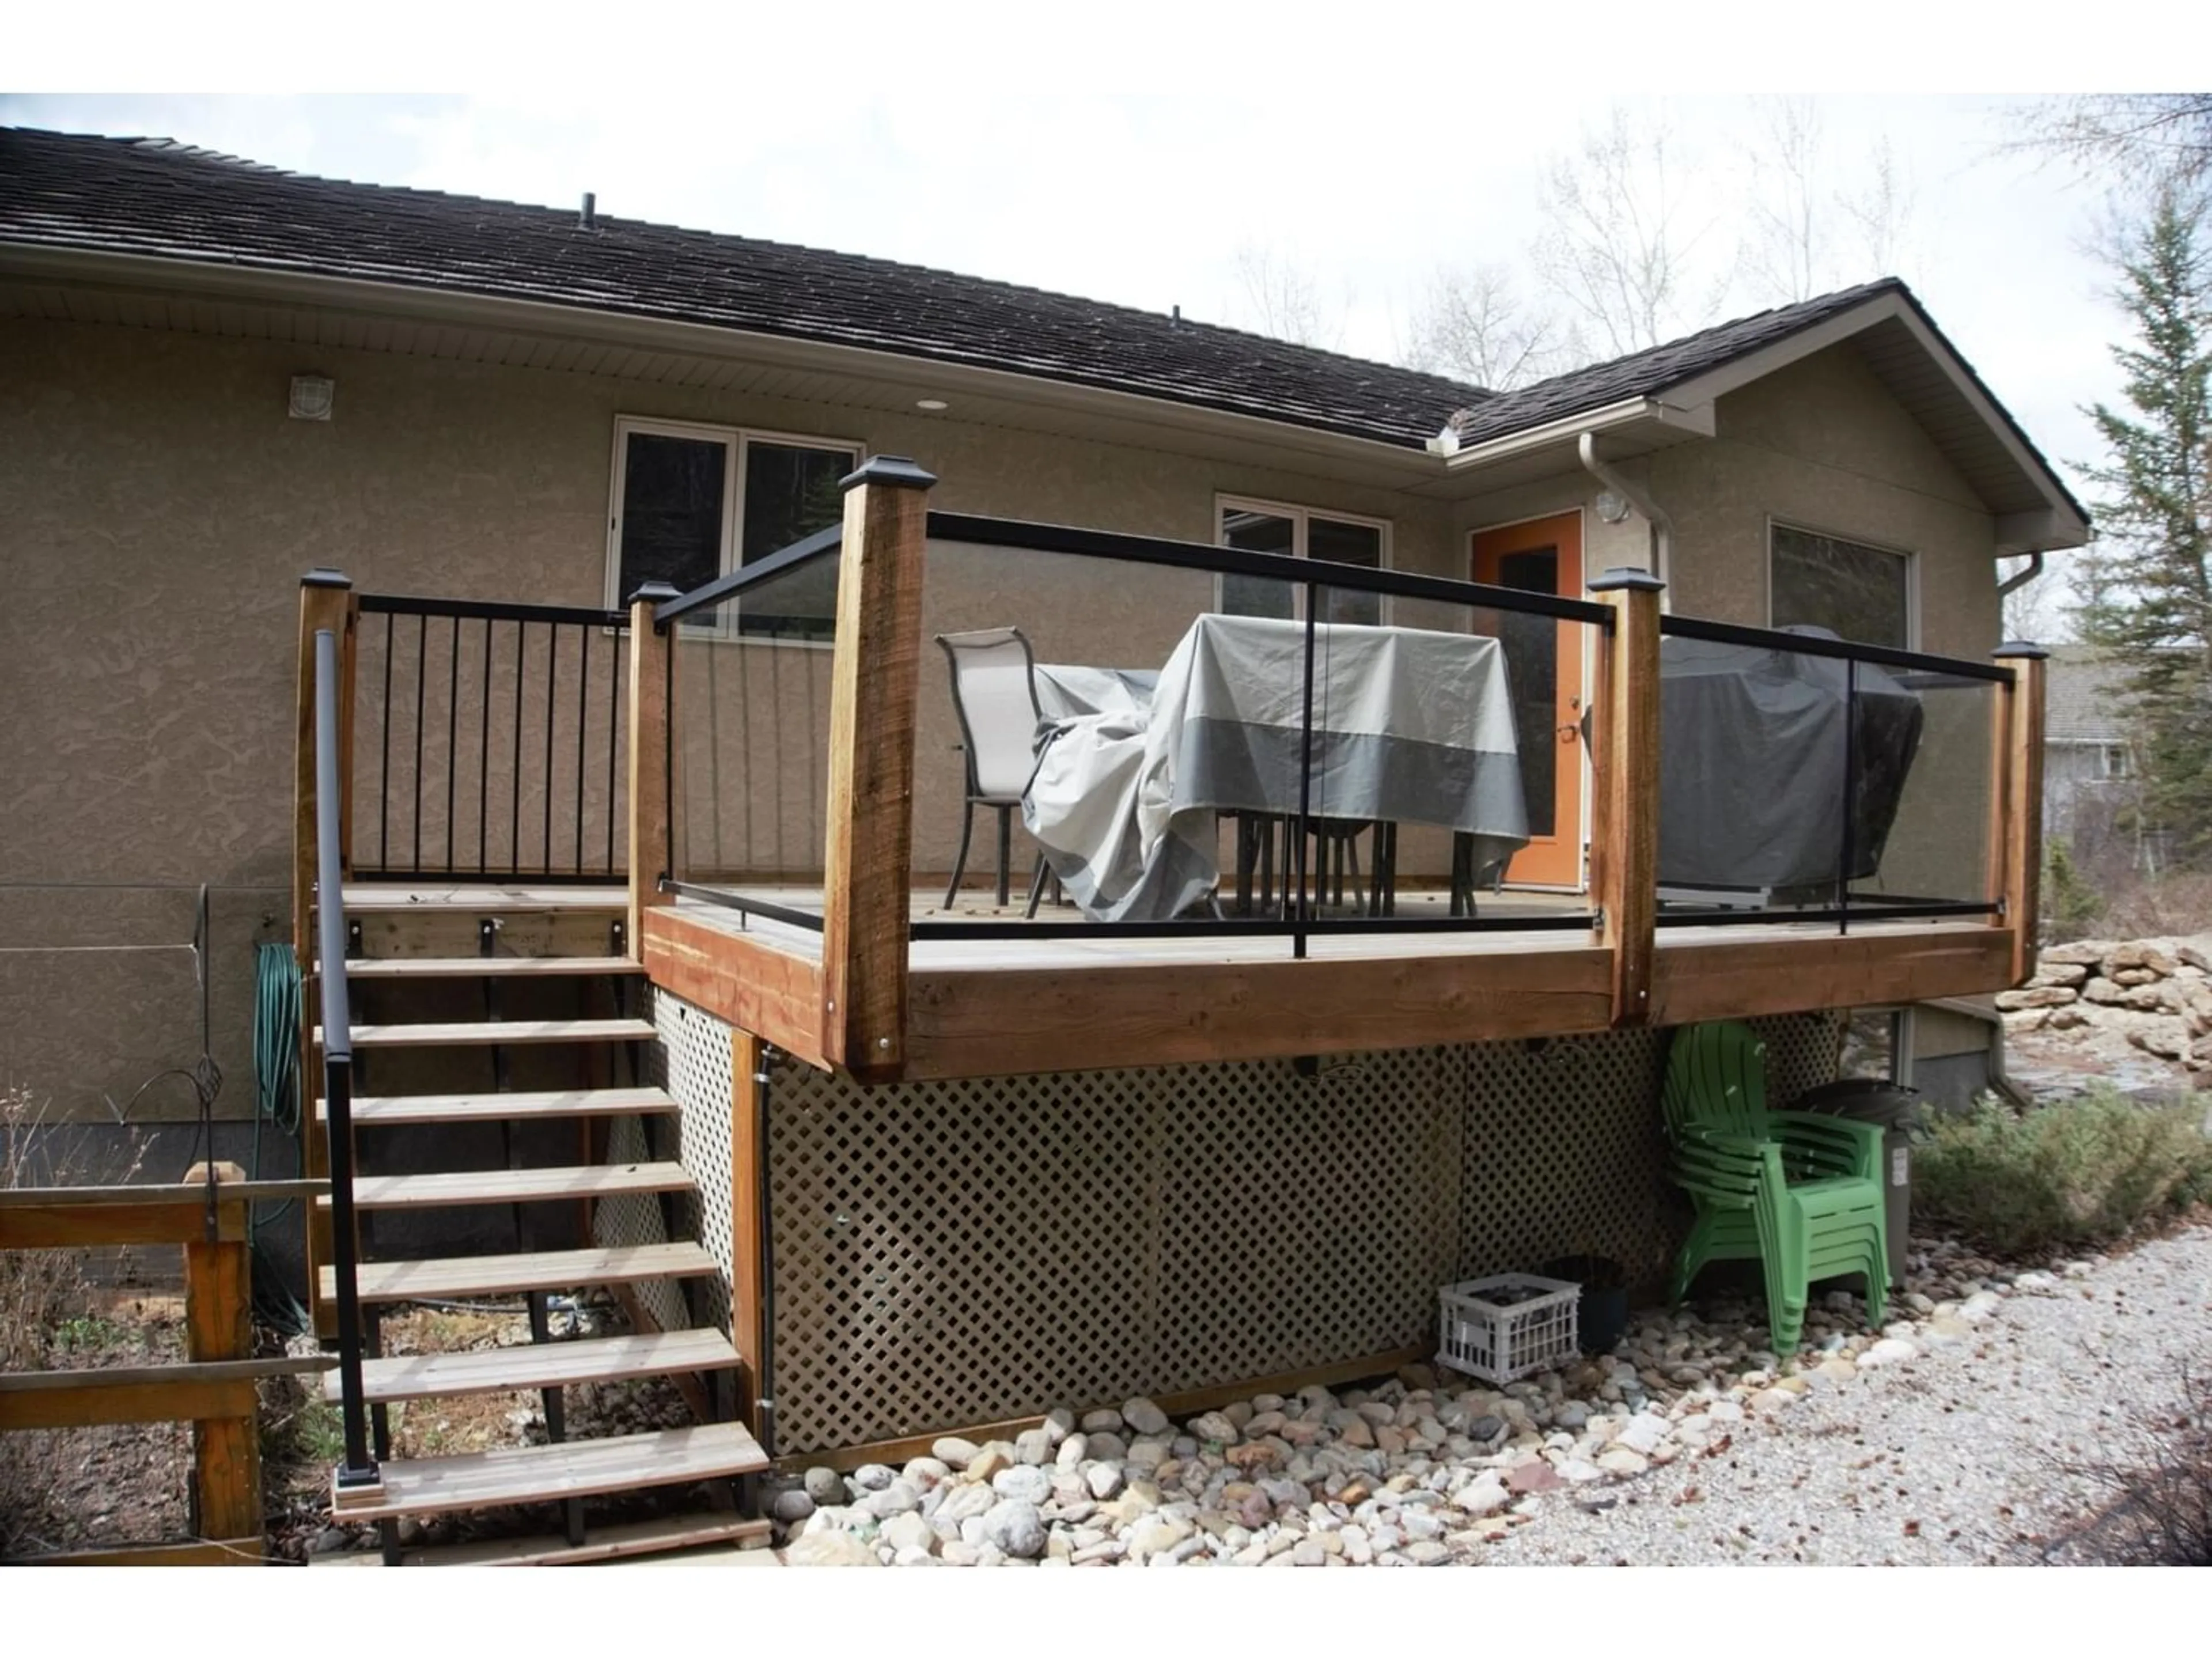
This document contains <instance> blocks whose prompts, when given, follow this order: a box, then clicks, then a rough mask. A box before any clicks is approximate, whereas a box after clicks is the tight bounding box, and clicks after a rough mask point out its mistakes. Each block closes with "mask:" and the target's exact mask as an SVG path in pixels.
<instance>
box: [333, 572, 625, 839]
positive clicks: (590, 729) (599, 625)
mask: <svg viewBox="0 0 2212 1659" xmlns="http://www.w3.org/2000/svg"><path fill="white" fill-rule="evenodd" d="M361 611H362V615H363V617H382V618H383V619H384V621H383V626H382V627H381V628H378V627H377V626H375V624H374V623H370V622H364V623H362V626H361V628H360V630H359V634H358V636H357V643H356V653H357V659H356V681H357V687H358V689H357V691H356V708H355V715H356V724H355V781H356V791H357V799H360V800H362V802H363V803H364V808H363V810H362V811H361V812H359V813H358V814H357V815H356V816H357V823H356V837H355V846H354V859H353V871H354V873H355V874H356V875H359V876H372V877H380V878H400V877H416V876H428V877H444V878H480V879H483V880H495V881H513V880H530V881H536V882H550V883H560V882H605V881H619V880H622V879H623V878H624V876H625V872H626V871H627V868H628V865H627V849H626V848H624V847H623V845H622V841H623V835H622V828H623V817H624V813H625V811H626V801H625V790H626V787H627V781H626V778H625V768H624V766H623V754H624V753H625V743H626V739H625V738H624V734H623V728H624V726H625V721H624V720H623V662H624V649H625V644H626V641H625V624H626V623H627V617H625V616H624V614H623V612H621V611H597V610H591V609H586V608H583V607H577V606H568V605H509V604H502V603H494V602H487V601H481V600H471V599H419V598H412V597H407V596H402V595H394V594H375V593H365V594H363V595H362V598H361Z"/></svg>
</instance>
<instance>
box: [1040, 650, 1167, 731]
mask: <svg viewBox="0 0 2212 1659" xmlns="http://www.w3.org/2000/svg"><path fill="white" fill-rule="evenodd" d="M1159 680H1160V673H1159V670H1158V669H1157V668H1091V667H1088V666H1085V665H1083V664H1081V663H1066V662H1041V663H1039V664H1038V665H1036V694H1037V706H1038V707H1039V708H1042V710H1043V711H1044V717H1045V718H1046V719H1047V720H1072V719H1073V718H1074V717H1075V716H1076V715H1078V714H1105V713H1106V712H1107V711H1108V710H1109V709H1121V710H1122V711H1124V712H1127V711H1128V710H1131V709H1137V708H1149V707H1150V706H1151V704H1152V693H1153V690H1154V689H1155V688H1156V687H1158V684H1159Z"/></svg>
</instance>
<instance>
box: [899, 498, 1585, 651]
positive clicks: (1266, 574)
mask: <svg viewBox="0 0 2212 1659" xmlns="http://www.w3.org/2000/svg"><path fill="white" fill-rule="evenodd" d="M928 531H929V536H930V538H931V539H932V540H933V541H946V542H968V543H971V544H974V545H975V546H978V547H1005V548H1013V549H1018V550H1022V551H1024V552H1030V553H1060V554H1066V555H1067V556H1070V557H1073V558H1082V559H1117V560H1120V561H1121V562H1124V563H1128V564H1157V565H1170V566H1173V567H1175V568H1178V569H1182V570H1204V571H1211V572H1212V573H1214V574H1218V575H1225V576H1250V577H1253V578H1255V579H1256V580H1261V581H1271V582H1285V583H1290V584H1293V585H1297V586H1304V585H1305V584H1307V583H1310V582H1319V583H1320V584H1321V585H1322V586H1325V587H1342V588H1348V589H1351V590H1352V591H1354V592H1361V593H1388V594H1393V595H1395V596H1397V597H1399V598H1401V599H1433V600H1436V601H1437V602H1438V603H1439V604H1443V605H1472V606H1474V607H1475V608H1477V609H1479V610H1483V611H1522V612H1525V613H1526V614H1528V615H1529V616H1532V617H1554V618H1556V619H1557V620H1559V621H1560V622H1575V623H1589V624H1590V625H1591V626H1592V627H1594V628H1603V629H1611V628H1612V627H1613V607H1612V606H1611V605H1601V604H1599V603H1597V602H1596V601H1595V600H1593V599H1563V598H1561V597H1560V596H1559V595H1557V594H1553V593H1532V592H1527V591H1525V590H1523V589H1522V588H1518V587H1498V586H1492V584H1490V583H1488V582H1466V581H1461V580H1457V579H1456V578H1454V577H1450V576H1423V575H1417V574H1414V573H1413V572H1412V571H1410V570H1373V569H1370V568H1368V567H1367V566H1365V565H1358V564H1337V563H1334V562H1331V561H1328V560H1322V561H1320V563H1321V564H1322V567H1323V568H1326V569H1327V571H1328V575H1326V576H1316V574H1314V567H1315V563H1316V562H1315V561H1314V560H1311V559H1299V558H1293V557H1292V556H1290V555H1289V554H1287V553H1250V552H1247V551H1245V550H1243V548H1237V547H1217V546H1215V545H1213V544H1212V543H1209V542H1178V541H1170V540H1168V539H1166V538H1163V537H1158V536H1125V535H1122V534H1121V533H1120V532H1116V531H1110V530H1088V529H1083V528H1079V527H1078V526H1073V525H1063V524H1031V523H1029V522H1027V521H1026V520H1020V519H990V518H982V517H979V516H977V515H976V514H974V513H931V514H930V515H929V520H928Z"/></svg>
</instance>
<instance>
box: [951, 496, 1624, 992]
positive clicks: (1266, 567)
mask: <svg viewBox="0 0 2212 1659" xmlns="http://www.w3.org/2000/svg"><path fill="white" fill-rule="evenodd" d="M927 534H928V536H929V538H930V539H931V540H932V541H941V542H952V543H961V544H966V545H969V546H980V547H992V548H1003V549H1006V550H1009V551H1017V552H1020V553H1023V554H1024V555H1037V554H1042V555H1047V556H1060V557H1068V558H1084V559H1103V560H1109V561H1114V562H1120V563H1125V564H1135V565H1146V566H1152V567H1157V568H1174V569H1181V570H1188V571H1193V572H1197V573H1201V574H1209V575H1212V576H1216V577H1223V576H1238V577H1243V578H1246V579H1248V580H1254V581H1260V582H1267V583H1273V584H1278V585H1279V586H1281V587H1282V588H1284V589H1286V590H1291V591H1295V592H1298V593H1299V594H1300V595H1301V596H1302V598H1303V606H1302V608H1303V611H1304V648H1303V652H1302V656H1301V663H1300V673H1301V677H1302V690H1301V705H1300V706H1301V714H1300V736H1299V757H1298V792H1297V808H1296V811H1285V812H1283V813H1281V814H1279V815H1275V816H1279V817H1280V818H1281V820H1282V822H1283V823H1284V825H1285V829H1287V830H1288V835H1287V838H1286V842H1285V848H1284V871H1283V875H1284V879H1283V886H1282V902H1281V904H1280V906H1279V908H1278V909H1277V912H1276V914H1274V915H1263V916H1228V915H1204V916H1198V915H1190V916H1186V917H1183V918H1181V919H1178V920H1176V921H1165V922H1163V921H1073V922H1069V921H1017V922H1001V921H928V920H920V921H914V922H912V923H910V924H909V935H910V937H912V938H915V939H1051V938H1087V939H1095V938H1098V937H1100V936H1102V935H1112V936H1116V937H1121V938H1139V939H1140V938H1155V937H1176V938H1193V937H1224V938H1273V939H1289V940H1290V941H1291V951H1292V954H1293V955H1294V956H1296V957H1304V956H1305V955H1306V953H1307V944H1308V941H1309V939H1311V938H1313V937H1315V936H1317V935H1319V936H1328V935H1335V934H1358V933H1486V932H1516V933H1517V932H1523V931H1556V932H1583V933H1587V932H1589V930H1590V928H1591V927H1593V925H1594V924H1595V921H1596V918H1595V915H1594V913H1592V912H1591V911H1589V910H1588V909H1586V908H1585V909H1579V910H1570V911H1563V912H1553V913H1549V914H1543V915H1534V914H1528V913H1521V914H1512V915H1480V914H1477V913H1476V909H1475V906H1474V903H1473V902H1471V894H1469V895H1465V896H1462V895H1461V894H1460V893H1459V892H1458V891H1457V890H1456V885H1457V878H1456V873H1455V894H1454V899H1455V902H1454V903H1453V906H1452V910H1453V914H1450V915H1442V916H1438V915H1396V914H1395V907H1394V906H1393V905H1391V904H1388V903H1372V902H1370V905H1369V906H1368V910H1369V914H1367V915H1358V916H1328V915H1322V914H1321V907H1322V895H1321V883H1320V882H1319V881H1318V880H1317V879H1316V871H1315V869H1314V867H1313V865H1314V848H1315V847H1316V840H1317V837H1316V829H1318V828H1319V827H1320V826H1321V825H1322V824H1323V823H1325V822H1326V821H1327V817H1326V815H1325V814H1322V813H1320V812H1318V811H1316V798H1315V793H1314V790H1315V763H1316V756H1315V751H1314V736H1315V725H1314V708H1315V680H1316V660H1317V655H1318V649H1317V647H1318V644H1319V640H1320V635H1321V634H1322V630H1323V629H1326V628H1328V627H1329V626H1333V624H1328V623H1322V621H1321V617H1322V611H1323V605H1322V595H1323V594H1325V593H1337V592H1352V593H1359V594H1369V595H1374V596H1376V598H1378V599H1412V600H1419V601H1424V602H1427V603H1431V604H1437V605H1452V606H1458V607H1462V608H1465V609H1468V610H1471V611H1492V612H1502V613H1504V614H1506V615H1509V616H1515V615H1517V616H1528V617H1543V618H1548V619H1550V620H1551V621H1553V623H1559V624H1562V625H1572V626H1586V627H1590V628H1594V629H1599V630H1600V631H1601V634H1604V633H1609V632H1610V630H1611V629H1612V628H1613V609H1612V607H1611V606H1610V605H1603V604H1600V603H1598V602H1596V601H1594V600H1589V599H1568V598H1565V597H1564V596H1562V595H1558V594H1553V593H1547V592H1529V591H1527V590H1524V589H1521V588H1516V587H1505V586H1497V585H1494V584H1491V583H1486V582H1472V581H1462V580H1457V579H1455V578H1452V577H1446V576H1428V575H1421V574H1415V573H1413V572H1410V571H1402V570H1391V569H1383V568H1369V567H1366V566H1361V565H1352V564H1337V563H1334V562H1325V561H1316V560H1314V559H1310V558H1297V557H1293V556H1289V555H1285V554H1279V553H1260V552H1251V551H1248V550H1243V549H1239V548H1229V547H1221V546H1217V545H1213V544H1208V543H1201V542H1183V541H1176V540H1172V539H1168V538H1160V537H1152V536H1130V535H1121V534H1118V533H1115V532H1110V531H1103V530H1091V529H1085V528H1079V527H1076V526H1066V525H1050V524H1036V523H1030V522H1026V521H1024V520H1012V519H997V518H987V517H981V516H978V515H975V514H972V513H930V514H929V515H928V520H927ZM1032 580H1036V582H1037V583H1038V591H1042V592H1050V591H1051V583H1050V579H1049V578H1048V576H1045V575H1043V574H1041V573H1039V574H1035V575H1034V576H1033V577H1032ZM1287 805H1289V803H1287V802H1285V806H1287ZM1378 850H1379V849H1378ZM1323 873H1326V872H1323ZM1382 873H1383V872H1380V871H1377V872H1370V883H1372V882H1373V881H1375V880H1376V878H1378V877H1379V876H1381V875H1382Z"/></svg>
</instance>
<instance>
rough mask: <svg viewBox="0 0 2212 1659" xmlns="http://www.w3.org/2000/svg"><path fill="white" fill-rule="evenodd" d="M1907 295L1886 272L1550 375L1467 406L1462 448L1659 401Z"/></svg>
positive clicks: (1460, 423)
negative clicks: (1878, 300)
mask: <svg viewBox="0 0 2212 1659" xmlns="http://www.w3.org/2000/svg"><path fill="white" fill-rule="evenodd" d="M1905 292H1907V290H1906V289H1905V284H1904V283H1901V282H1899V281H1898V280H1897V278H1895V277H1893V276H1891V277H1885V278H1884V279H1883V280H1882V281H1881V282H1878V283H1865V284H1863V286H1861V287H1858V288H1847V289H1840V290H1838V292H1836V293H1834V294H1823V295H1820V296H1819V297H1818V298H1817V299H1811V300H1802V301H1799V302H1798V303H1796V305H1788V306H1778V307H1776V308H1775V309H1773V310H1772V311H1762V312H1759V313H1757V314H1755V315H1753V316H1750V317H1739V318H1737V319H1735V321H1733V322H1727V323H1718V324H1716V325H1714V326H1712V327H1711V328H1707V329H1701V330H1699V331H1698V332H1697V333H1695V334H1691V335H1687V336H1685V337H1683V338H1681V339H1679V340H1669V341H1668V343H1666V344H1664V345H1657V346H1653V347H1651V348H1650V349H1649V350H1645V351H1634V352H1631V353H1630V354H1629V355H1628V356H1626V357H1615V358H1613V360H1612V361H1611V362H1602V363H1592V364H1591V365H1590V366H1589V368H1577V369H1570V370H1569V371H1568V372H1567V373H1566V374H1555V375H1553V377H1552V378H1551V379H1550V380H1538V381H1537V382H1535V384H1534V385H1533V386H1522V387H1519V388H1518V389H1516V390H1515V391H1512V392H1502V393H1500V394H1499V395H1498V396H1497V397H1495V398H1488V399H1486V400H1485V401H1484V402H1482V403H1480V404H1475V405H1474V406H1473V407H1472V408H1469V409H1468V410H1463V411H1462V413H1461V415H1460V416H1459V417H1458V418H1457V419H1455V421H1454V422H1453V425H1454V426H1455V428H1457V429H1458V432H1459V441H1460V444H1461V447H1463V448H1470V447H1473V446H1474V445H1476V444H1479V443H1481V442H1483V441H1485V440H1486V439H1491V438H1500V437H1504V436H1505V435H1507V434H1508V433H1513V432H1520V431H1523V430H1525V429H1526V428H1530V427H1536V426H1542V425H1544V424H1545V423H1547V422H1551V421H1559V420H1565V419H1566V418H1567V417H1568V416H1572V415H1585V414H1588V413H1589V411H1590V410H1594V409H1603V408H1605V407H1607V405H1608V404H1617V403H1620V402H1623V401H1625V400H1626V399H1627V398H1653V397H1656V396H1658V395H1659V393H1661V392H1665V391H1667V390H1668V389H1669V388H1670V387H1673V386H1680V385H1681V384H1682V383H1683V382H1684V381H1686V380H1695V379H1696V378H1697V377H1698V376H1699V375H1700V374H1707V373H1709V372H1711V370H1713V369H1716V368H1721V367H1722V366H1723V364H1726V363H1730V362H1735V360H1736V359H1737V358H1739V357H1741V356H1746V355H1747V354H1748V353H1751V352H1753V351H1758V350H1760V349H1763V348H1765V347H1766V346H1770V345H1773V344H1775V343H1778V342H1779V341H1782V340H1786V339H1788V338H1789V337H1790V336H1791V335H1793V334H1796V333H1797V332H1798V331H1800V330H1802V329H1808V328H1812V327H1814V326H1815V325H1818V324H1820V323H1824V322H1826V321H1827V319H1829V318H1831V317H1833V316H1837V315H1838V314H1839V313H1843V312H1846V311H1849V310H1850V308H1851V307H1854V306H1858V305H1863V304H1865V303H1866V301H1869V300H1871V299H1874V298H1875V297H1876V296H1878V295H1883V294H1900V293H1905Z"/></svg>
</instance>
